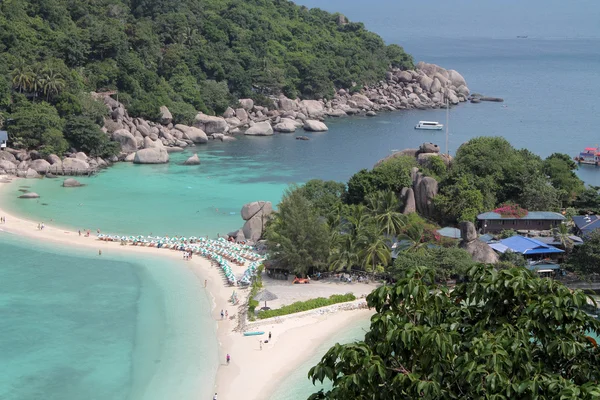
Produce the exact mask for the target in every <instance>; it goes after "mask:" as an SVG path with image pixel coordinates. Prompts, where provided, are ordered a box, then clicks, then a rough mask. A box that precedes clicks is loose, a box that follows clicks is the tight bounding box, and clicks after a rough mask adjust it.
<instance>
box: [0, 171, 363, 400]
mask: <svg viewBox="0 0 600 400" xmlns="http://www.w3.org/2000/svg"><path fill="white" fill-rule="evenodd" d="M21 179H23V178H13V181H12V182H11V183H4V184H2V185H0V194H1V192H2V191H4V190H6V189H7V188H8V187H9V186H10V185H15V184H17V182H19V181H21ZM25 182H26V181H25ZM1 200H2V196H1V195H0V216H2V217H6V224H2V225H0V231H2V232H7V233H9V234H16V235H18V236H20V237H23V238H26V239H30V240H40V241H43V242H45V243H54V244H57V245H59V246H61V247H63V248H65V247H69V246H77V247H78V248H79V249H82V248H83V249H89V250H90V251H93V254H97V252H98V251H99V250H102V253H103V254H109V253H113V254H127V255H130V256H131V255H135V254H139V255H142V254H143V255H145V256H158V257H166V258H169V259H170V260H172V261H174V260H180V262H183V260H182V259H181V253H180V252H178V251H168V250H165V249H157V248H152V247H138V246H120V245H119V244H118V243H116V242H105V241H99V240H97V239H96V237H95V236H94V235H91V236H90V237H85V236H78V234H77V230H73V229H65V228H62V227H60V228H58V227H54V226H53V225H46V226H45V228H44V230H38V229H37V222H33V221H30V220H27V219H25V218H21V217H18V216H16V215H13V214H11V213H9V212H6V210H5V207H4V205H3V204H2V201H1ZM133 233H135V232H132V234H133ZM107 252H109V253H107ZM185 265H186V266H187V267H189V268H190V270H191V271H192V272H193V273H194V275H195V276H196V277H197V278H198V288H199V289H204V284H203V282H202V281H203V280H206V283H207V286H206V294H207V295H208V297H209V299H210V304H211V310H210V311H209V313H210V316H211V318H212V320H213V321H214V322H215V326H216V339H217V341H218V345H219V349H218V353H219V362H218V365H217V366H216V367H217V372H216V381H215V384H214V390H215V392H216V393H218V395H219V398H220V399H221V400H228V399H232V400H233V399H238V398H247V399H257V400H258V399H260V400H263V399H264V400H268V399H269V397H270V396H271V395H272V394H273V392H274V390H275V388H276V385H277V384H278V382H280V381H281V378H282V377H284V376H286V375H287V374H288V373H289V372H290V371H291V370H293V369H294V368H296V367H297V366H299V365H301V364H302V363H303V362H305V361H306V360H307V359H308V358H309V357H310V356H311V355H313V354H314V353H315V351H316V349H317V348H318V347H319V344H321V343H323V342H324V341H326V340H327V339H329V338H331V337H332V336H333V335H335V333H336V332H337V331H339V330H340V329H343V328H344V327H346V326H348V325H350V324H351V323H352V322H355V321H357V320H359V319H362V318H368V317H370V315H371V314H372V313H373V312H372V311H369V310H352V311H351V312H338V313H327V314H322V315H317V314H315V315H304V316H299V317H292V318H288V319H286V320H285V321H283V322H281V323H276V322H274V321H267V322H266V323H265V324H261V326H262V327H264V330H265V332H268V331H269V330H270V331H271V332H272V333H273V339H272V340H271V341H270V343H268V344H264V345H263V350H260V349H259V340H260V339H259V338H262V339H263V340H264V338H266V335H265V337H263V336H261V337H259V338H257V337H245V336H243V335H242V334H241V333H239V332H234V331H233V329H234V328H235V325H237V319H235V320H234V319H229V320H221V319H220V316H219V314H220V310H221V309H226V310H228V311H231V314H232V315H236V314H237V310H236V309H235V308H234V307H235V306H232V305H231V304H230V303H229V301H228V300H229V297H230V293H231V292H232V291H233V290H237V291H239V289H238V288H237V287H228V286H225V285H224V284H223V278H222V274H221V271H220V269H219V268H217V267H216V266H215V265H214V264H213V263H211V262H210V261H209V260H207V259H204V258H202V257H200V256H197V257H194V258H193V260H192V261H188V262H185ZM242 293H244V295H245V292H242ZM240 297H241V296H240ZM236 318H237V317H236ZM253 325H254V326H256V325H257V324H253ZM298 343H302V344H304V345H306V347H305V350H306V351H295V350H296V349H297V347H298ZM290 349H293V351H290ZM226 354H230V355H231V364H230V365H226V363H225V355H226ZM256 366H260V368H256Z"/></svg>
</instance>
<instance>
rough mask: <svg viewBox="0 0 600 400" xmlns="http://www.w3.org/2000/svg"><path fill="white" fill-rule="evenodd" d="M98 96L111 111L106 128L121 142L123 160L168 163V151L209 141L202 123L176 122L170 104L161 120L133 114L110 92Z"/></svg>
mask: <svg viewBox="0 0 600 400" xmlns="http://www.w3.org/2000/svg"><path fill="white" fill-rule="evenodd" d="M95 96H96V97H98V98H101V99H102V100H103V101H104V104H106V106H107V107H108V109H109V111H110V112H109V114H110V117H109V118H106V119H105V121H104V128H103V130H104V131H105V132H106V133H107V134H108V135H109V136H110V138H111V139H112V140H114V141H116V142H118V143H119V144H120V145H121V154H120V155H119V156H118V160H120V161H129V162H134V163H139V164H157V163H166V162H168V161H169V155H168V153H170V152H173V151H182V150H183V149H184V148H185V147H188V146H194V145H196V144H203V143H207V142H208V136H207V134H206V133H205V132H204V131H203V130H202V129H200V128H198V126H187V125H173V116H172V114H171V112H170V111H169V109H168V108H167V107H166V106H162V107H160V123H155V122H151V121H147V120H145V119H143V118H131V117H130V116H129V114H128V113H127V110H126V109H125V106H124V105H123V104H121V103H119V102H118V101H117V100H115V99H113V98H112V97H110V96H103V95H101V94H95ZM212 118H214V117H212ZM138 153H139V154H138Z"/></svg>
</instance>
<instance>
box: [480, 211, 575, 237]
mask: <svg viewBox="0 0 600 400" xmlns="http://www.w3.org/2000/svg"><path fill="white" fill-rule="evenodd" d="M565 220H566V218H565V217H564V215H562V214H559V213H555V212H550V211H530V212H529V213H527V215H525V216H524V217H520V218H518V217H512V216H502V215H500V214H498V213H495V212H493V211H490V212H486V213H483V214H479V215H478V216H477V221H478V224H479V227H480V228H481V230H482V232H483V233H484V234H485V233H499V232H502V231H505V230H509V229H512V230H527V231H546V230H551V229H552V228H555V227H557V226H558V225H560V224H561V223H563V222H564V221H565Z"/></svg>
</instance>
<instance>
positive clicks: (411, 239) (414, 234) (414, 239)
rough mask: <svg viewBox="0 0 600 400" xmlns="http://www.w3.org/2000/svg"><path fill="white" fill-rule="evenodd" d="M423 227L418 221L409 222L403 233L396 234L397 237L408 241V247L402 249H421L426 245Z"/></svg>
mask: <svg viewBox="0 0 600 400" xmlns="http://www.w3.org/2000/svg"><path fill="white" fill-rule="evenodd" d="M425 233H426V232H425V227H424V225H423V224H420V223H412V224H410V225H409V226H408V227H407V228H406V230H405V231H404V233H403V234H401V235H400V236H398V239H400V240H404V241H407V242H408V247H406V248H405V249H404V251H413V252H417V251H421V250H423V249H424V248H425V247H426V246H427V242H426V241H425V240H424V238H425Z"/></svg>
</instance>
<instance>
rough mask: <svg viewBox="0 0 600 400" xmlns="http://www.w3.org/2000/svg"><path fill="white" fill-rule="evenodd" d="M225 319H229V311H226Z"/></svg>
mask: <svg viewBox="0 0 600 400" xmlns="http://www.w3.org/2000/svg"><path fill="white" fill-rule="evenodd" d="M225 318H229V311H227V310H225Z"/></svg>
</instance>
